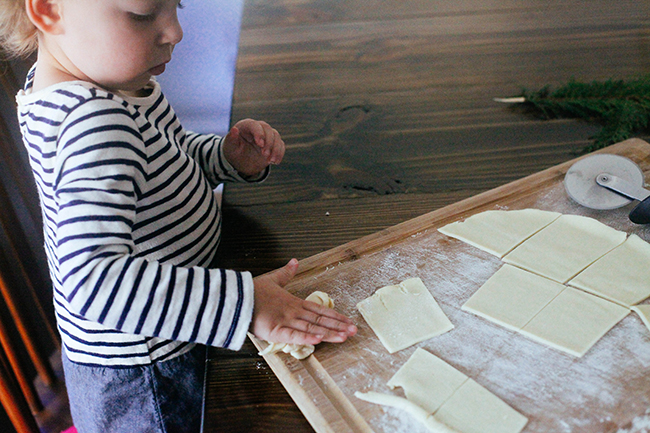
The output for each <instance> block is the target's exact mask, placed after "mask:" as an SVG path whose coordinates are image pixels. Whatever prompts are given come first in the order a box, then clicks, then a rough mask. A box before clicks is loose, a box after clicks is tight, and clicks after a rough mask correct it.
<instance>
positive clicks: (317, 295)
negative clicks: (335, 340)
mask: <svg viewBox="0 0 650 433" xmlns="http://www.w3.org/2000/svg"><path fill="white" fill-rule="evenodd" d="M305 300H306V301H311V302H314V303H316V304H318V305H322V306H323V307H327V308H334V301H333V300H332V298H330V296H329V295H328V294H327V293H324V292H320V291H318V290H316V291H315V292H312V293H310V294H309V296H307V298H305ZM267 343H268V346H266V347H265V348H264V350H262V351H261V352H259V353H258V355H260V356H264V355H268V354H271V353H278V352H284V353H289V354H290V355H291V356H293V357H294V358H296V359H305V358H307V357H308V356H309V355H311V354H312V353H314V350H315V349H316V348H315V347H314V346H313V345H311V344H286V343H269V342H268V341H267Z"/></svg>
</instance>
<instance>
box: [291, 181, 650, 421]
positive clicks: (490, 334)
mask: <svg viewBox="0 0 650 433" xmlns="http://www.w3.org/2000/svg"><path fill="white" fill-rule="evenodd" d="M527 207H533V208H538V209H543V210H554V211H557V212H562V213H567V214H581V215H585V216H589V217H592V218H596V219H598V220H600V221H602V222H603V223H605V224H607V225H610V226H611V227H614V228H616V229H619V230H623V231H626V232H627V233H635V234H637V235H639V236H640V237H641V238H644V239H645V240H646V241H649V240H650V239H649V235H650V231H649V230H647V229H644V228H643V227H640V226H636V225H634V224H632V223H631V222H630V221H629V219H628V218H627V214H628V213H629V211H630V209H627V208H623V209H620V210H616V211H592V210H589V209H585V208H583V207H580V206H578V205H577V204H575V203H573V202H571V201H570V200H569V199H568V198H567V196H566V194H565V192H564V188H563V186H562V185H561V184H560V185H556V186H555V187H552V188H550V189H548V190H547V191H546V192H545V193H544V194H542V195H541V196H540V197H539V199H538V200H537V202H535V203H532V204H531V205H530V206H527ZM495 208H501V209H504V208H507V206H501V205H496V207H495ZM500 266H501V261H500V260H499V259H498V258H496V257H493V256H491V255H489V254H487V253H485V252H483V251H480V250H479V249H477V248H473V247H471V246H469V245H467V244H464V243H462V242H460V241H456V240H454V239H451V238H447V237H446V236H444V235H442V234H440V233H439V232H437V230H426V231H422V232H420V233H417V234H415V235H413V236H411V237H410V238H409V239H408V242H405V243H403V244H398V245H395V246H393V247H390V248H388V249H386V250H383V251H381V252H378V253H375V254H372V255H369V256H364V257H362V258H360V259H358V260H355V261H352V262H349V263H348V262H346V263H340V264H338V265H336V266H334V267H330V268H328V269H327V270H326V271H325V272H323V273H322V274H320V275H318V276H316V277H314V278H313V279H312V280H311V284H310V285H309V287H305V288H302V289H300V290H298V291H297V294H298V295H299V296H301V295H302V296H306V295H307V294H308V293H310V292H312V291H314V290H321V291H324V292H326V293H329V294H330V296H331V297H332V299H334V300H335V302H336V305H337V309H338V310H339V311H341V312H342V313H344V314H346V315H349V316H350V317H352V318H353V319H354V320H355V322H356V323H357V325H358V326H359V333H358V335H357V336H355V337H354V338H353V342H350V343H344V344H342V345H327V344H322V345H321V346H319V348H318V349H317V352H316V356H317V358H318V359H319V361H320V362H321V364H322V365H323V367H324V368H325V369H326V370H327V372H328V373H329V374H330V376H331V377H332V378H333V379H334V381H335V382H336V383H337V385H338V386H339V388H340V389H341V391H342V392H343V393H344V394H345V395H346V396H347V398H348V399H349V400H350V402H352V404H353V405H354V406H355V407H356V409H357V410H358V411H359V412H360V413H361V415H362V416H363V417H364V418H365V419H366V420H367V422H368V423H369V424H370V426H371V427H372V429H373V430H374V431H375V432H377V433H379V432H384V433H407V432H408V433H420V432H422V433H425V432H426V430H424V428H423V427H422V426H421V425H419V423H417V422H415V421H414V420H412V419H411V417H410V416H409V415H407V414H405V413H403V412H401V411H399V410H397V409H386V408H382V407H380V406H377V405H372V404H369V403H365V402H362V401H360V400H358V399H356V398H355V397H354V392H355V391H364V392H365V391H371V390H372V391H377V392H386V393H396V394H398V395H401V394H400V393H401V390H400V389H396V390H390V389H389V388H388V387H387V386H386V382H387V381H388V380H389V379H390V378H391V377H392V375H393V374H394V373H395V372H396V371H397V370H398V369H399V367H401V365H403V364H404V362H406V360H407V359H408V358H409V357H410V355H411V354H412V353H413V351H414V350H415V347H422V348H424V349H426V350H428V351H430V352H432V353H433V354H435V355H437V356H439V357H440V358H442V359H444V360H445V361H446V362H448V363H449V364H451V365H453V366H454V367H455V368H457V369H459V370H460V371H462V372H463V373H465V374H467V375H468V376H470V377H472V378H473V379H475V380H476V381H477V382H479V383H480V384H481V385H483V386H485V387H486V388H487V389H488V390H490V391H491V392H492V393H494V394H496V395H497V396H498V397H500V398H501V399H503V400H504V401H505V402H506V403H508V404H509V405H511V406H512V407H514V408H515V409H516V410H518V411H519V412H520V413H522V414H523V415H525V416H526V417H528V418H529V423H528V425H527V426H526V428H525V429H524V432H535V433H563V432H566V433H611V432H616V431H618V433H643V432H645V433H650V409H649V408H650V375H649V374H647V372H648V371H649V369H650V333H648V330H647V329H646V328H645V326H644V325H643V323H642V322H641V321H640V320H639V319H638V318H637V317H636V316H635V315H629V316H628V317H626V318H625V319H623V321H621V322H620V323H619V324H618V325H617V326H615V327H614V328H613V329H612V330H611V331H610V332H609V333H608V334H606V335H605V337H603V338H602V339H601V340H600V341H599V342H598V343H597V344H596V345H595V346H594V347H593V348H592V349H591V350H590V351H589V352H588V353H587V354H586V355H585V356H583V357H582V358H575V357H572V356H570V355H567V354H564V353H562V352H559V351H556V350H554V349H552V348H549V347H546V346H544V345H541V344H538V343H535V342H533V341H531V340H529V339H527V338H525V337H523V336H521V335H519V334H516V333H514V332H511V331H508V330H507V329H505V328H502V327H500V326H497V325H495V324H493V323H491V322H488V321H486V320H483V319H481V318H479V317H476V316H474V315H472V314H470V313H467V312H464V311H461V310H460V307H461V306H462V305H463V304H464V303H465V301H466V300H467V299H469V297H470V296H471V295H472V294H473V293H474V292H475V291H476V290H477V289H478V288H479V287H480V286H481V285H482V284H483V283H484V282H485V281H486V280H487V279H488V278H489V277H490V276H491V275H492V274H493V273H494V272H495V271H496V270H497V269H498V268H499V267H500ZM411 277H420V278H421V279H422V280H423V282H424V283H425V285H426V286H427V288H428V289H429V290H430V291H431V293H432V294H433V296H434V298H435V299H436V301H437V302H438V303H439V304H440V306H441V308H442V309H443V311H444V312H445V313H446V314H447V315H448V316H449V318H450V320H451V321H452V323H453V324H454V325H455V328H454V329H453V330H452V331H450V332H448V333H446V334H443V335H441V336H438V337H435V338H433V339H431V340H429V341H426V342H424V343H420V344H418V345H416V346H414V347H411V348H408V349H405V350H402V351H400V352H398V353H395V354H393V355H390V354H388V352H387V351H386V350H385V349H384V347H383V346H382V345H381V343H380V342H379V341H378V340H377V338H376V337H375V335H374V334H373V332H372V330H370V328H369V327H368V326H367V325H366V323H365V322H364V320H363V318H362V317H361V315H360V314H359V312H358V311H357V310H356V308H355V306H356V304H357V303H358V302H359V301H361V300H363V299H365V298H366V297H368V296H370V295H371V294H372V293H374V291H375V290H377V289H379V288H381V287H384V286H386V285H389V284H396V283H399V282H401V281H403V280H405V279H407V278H411ZM639 414H643V415H640V416H639Z"/></svg>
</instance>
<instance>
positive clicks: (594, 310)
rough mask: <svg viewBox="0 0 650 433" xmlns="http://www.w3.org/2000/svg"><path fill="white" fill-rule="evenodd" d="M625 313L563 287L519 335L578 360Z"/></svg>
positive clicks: (596, 298)
mask: <svg viewBox="0 0 650 433" xmlns="http://www.w3.org/2000/svg"><path fill="white" fill-rule="evenodd" d="M629 312H630V310H629V309H628V308H625V307H622V306H620V305H618V304H615V303H613V302H610V301H607V300H605V299H602V298H599V297H598V296H594V295H592V294H589V293H586V292H583V291H580V290H577V289H573V288H571V287H567V288H566V289H565V290H564V291H563V292H562V293H560V294H559V295H558V296H557V297H556V298H555V299H553V300H552V301H551V302H550V303H549V304H548V305H547V306H546V307H544V308H543V309H542V311H540V312H539V314H537V315H536V316H535V317H534V318H533V319H532V320H531V321H530V322H529V323H528V324H527V325H526V326H524V327H523V328H522V329H521V331H520V332H521V333H522V334H524V335H526V336H527V337H529V338H531V339H533V340H536V341H540V342H542V343H544V344H547V345H549V346H551V347H554V348H556V349H559V350H562V351H564V352H567V353H569V354H571V355H574V356H578V357H580V356H582V355H584V354H585V353H586V352H587V351H588V350H589V349H590V348H591V346H593V345H594V344H595V343H596V342H597V341H598V340H599V339H600V338H601V337H602V336H603V335H605V334H606V333H607V331H609V330H610V329H611V328H612V327H614V325H616V324H617V323H618V322H619V321H621V320H622V319H623V318H624V317H625V316H627V314H628V313H629Z"/></svg>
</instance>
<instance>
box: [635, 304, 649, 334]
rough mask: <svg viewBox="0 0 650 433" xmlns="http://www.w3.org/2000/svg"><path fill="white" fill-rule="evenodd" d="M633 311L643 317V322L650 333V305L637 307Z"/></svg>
mask: <svg viewBox="0 0 650 433" xmlns="http://www.w3.org/2000/svg"><path fill="white" fill-rule="evenodd" d="M632 310H633V311H634V312H636V313H637V314H638V315H639V317H641V320H642V321H643V323H645V326H646V327H647V328H648V330H649V331H650V304H643V305H635V306H634V307H632Z"/></svg>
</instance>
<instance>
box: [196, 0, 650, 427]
mask: <svg viewBox="0 0 650 433" xmlns="http://www.w3.org/2000/svg"><path fill="white" fill-rule="evenodd" d="M648 16H650V4H649V3H648V2H638V1H632V0H623V1H619V2H611V1H608V0H595V1H593V2H581V1H578V0H569V1H566V2H554V1H547V0H544V1H532V0H524V1H519V0H517V1H515V0H505V1H504V0H499V1H492V0H489V1H482V0H461V1H455V2H448V1H439V0H404V1H398V2H386V1H383V0H344V1H340V0H247V1H246V4H245V10H244V16H243V27H242V33H241V41H240V55H239V61H238V65H237V74H236V83H235V97H234V101H233V119H240V118H244V117H252V118H258V119H263V120H267V121H268V122H269V123H271V124H272V125H273V126H274V127H275V128H277V129H278V131H279V132H280V133H281V134H282V136H283V138H284V139H285V142H286V144H287V154H286V157H285V160H284V162H283V163H282V164H281V165H280V166H278V167H274V168H273V171H272V175H271V177H270V178H269V179H268V180H267V181H266V182H264V183H263V184H261V185H258V186H256V187H253V188H251V187H248V186H240V185H228V186H227V187H226V190H225V203H224V214H225V220H224V233H223V239H222V245H221V248H220V251H219V256H218V258H217V261H216V262H215V264H216V265H218V266H224V267H229V268H235V269H247V270H251V271H252V272H253V273H254V274H255V275H259V274H261V273H264V272H267V271H269V270H271V269H274V268H277V267H279V266H281V265H283V264H284V263H286V262H287V261H288V260H289V259H291V258H292V257H296V258H299V259H301V269H303V270H305V271H307V270H308V269H309V267H310V266H311V265H310V263H311V262H312V260H313V259H311V258H310V257H312V256H315V255H319V254H331V253H332V249H335V251H336V254H341V256H342V257H344V258H345V257H346V255H348V256H351V257H354V255H355V254H357V252H356V251H346V250H345V248H343V249H342V250H341V248H339V247H340V246H341V245H344V244H347V243H349V242H353V241H355V240H357V239H359V238H362V237H365V236H370V235H373V234H377V236H379V237H381V236H384V235H386V232H385V229H388V228H390V227H393V226H395V225H397V224H400V223H404V222H406V221H410V220H412V219H414V218H418V217H420V216H422V215H425V214H428V213H430V212H431V211H435V210H438V209H442V208H446V207H447V206H450V205H454V204H456V203H458V202H460V201H462V200H464V199H467V198H470V197H474V196H476V195H478V194H481V193H484V192H485V191H490V190H493V189H494V188H498V187H500V186H502V185H505V184H508V183H509V182H513V181H516V180H517V179H521V178H523V177H525V176H529V175H531V174H534V173H537V172H540V171H542V170H545V169H548V168H550V167H554V166H557V165H559V164H562V163H564V162H566V161H569V160H571V159H573V158H575V157H576V156H578V155H579V154H580V151H581V149H583V148H584V146H585V145H587V144H588V143H589V142H590V137H591V136H592V135H593V134H594V133H595V132H596V131H598V129H599V126H598V125H593V124H590V123H586V122H577V121H566V120H560V121H543V120H541V119H538V118H535V117H533V116H531V115H530V114H528V113H526V112H522V111H519V110H516V109H514V110H513V109H512V108H509V107H506V106H503V105H500V104H497V103H495V102H493V100H492V98H494V97H499V96H511V95H515V94H517V93H519V92H520V91H521V89H522V88H523V87H525V88H529V89H538V88H540V87H542V86H544V85H547V84H549V85H558V84H561V83H564V82H566V81H567V80H569V79H570V78H572V77H575V78H577V79H581V80H587V81H589V80H596V79H607V78H630V77H636V76H639V75H641V74H647V73H649V72H650V22H649V21H648V19H647V17H648ZM649 136H650V135H649V134H648V133H647V132H641V133H640V134H639V137H641V138H648V137H649ZM378 233H382V234H378ZM389 233H390V231H389ZM321 258H322V256H321ZM318 260H320V259H318ZM219 353H220V352H219ZM254 353H255V352H254V349H252V351H251V353H245V354H243V355H241V356H240V355H239V354H231V355H229V356H228V360H229V362H233V363H235V364H238V365H239V367H238V368H237V369H230V370H228V371H229V372H230V373H225V376H224V375H221V376H219V379H218V380H217V379H216V378H215V379H214V380H211V381H210V382H209V386H208V389H207V391H208V398H207V400H208V404H210V402H211V401H213V399H218V400H219V401H222V402H223V408H222V409H219V410H221V411H225V410H227V402H228V398H229V397H228V396H229V395H234V396H237V397H236V398H237V399H238V400H237V401H241V402H242V403H241V404H238V407H241V406H245V404H244V403H243V402H245V401H257V402H259V400H258V397H257V396H258V395H259V394H260V392H263V393H267V392H269V391H268V389H269V387H271V388H273V389H275V390H276V392H277V393H278V394H271V395H273V397H272V398H271V399H268V400H266V401H265V402H263V403H261V404H271V402H273V401H276V400H277V401H282V402H283V403H282V404H281V405H280V406H281V407H280V408H279V409H278V410H279V412H281V413H283V414H285V415H286V414H287V413H288V412H287V411H288V410H289V407H290V406H291V405H292V404H293V403H291V402H290V401H287V400H280V398H279V397H277V396H278V395H279V394H281V393H283V392H285V391H284V390H283V388H282V386H281V385H280V383H279V381H278V380H277V378H275V376H273V375H269V376H260V375H254V374H248V371H250V370H249V369H253V368H257V367H256V365H257V363H258V362H263V361H261V359H260V358H258V357H256V356H255V355H254ZM221 357H222V355H221V354H219V355H216V354H215V355H214V357H213V361H211V366H212V365H218V363H219V362H220V360H221V359H222V358H221ZM263 365H266V364H263ZM255 371H256V370H255ZM245 372H246V373H245ZM215 374H216V373H215ZM230 374H232V375H230ZM222 380H225V381H226V383H228V384H230V386H219V385H218V383H217V382H221V381H222ZM240 380H241V381H246V387H241V386H237V384H238V383H239V381H240ZM217 389H218V392H217V391H216V390H217ZM213 390H214V391H213ZM263 390H265V391H263ZM285 397H287V396H286V394H285ZM287 398H288V397H287ZM285 403H286V404H285ZM293 410H294V411H297V408H296V406H295V405H294V406H293ZM254 412H255V411H252V410H237V411H232V412H230V415H228V417H227V420H228V422H227V423H226V424H219V426H220V427H219V428H216V427H214V428H212V426H216V424H214V422H216V418H217V417H215V416H212V410H209V411H208V412H207V418H206V419H207V420H210V422H207V423H206V426H205V427H206V429H205V430H206V431H222V430H226V431H246V428H241V427H238V426H250V425H251V423H261V424H260V425H264V426H265V427H266V428H268V429H269V430H268V431H270V432H272V431H287V430H290V431H295V432H302V431H305V432H308V431H313V430H312V428H311V427H310V426H309V425H308V423H307V422H306V421H305V419H304V417H303V418H302V422H303V423H304V424H302V426H299V425H298V424H297V423H296V422H295V420H293V419H292V420H288V419H286V420H283V423H286V424H285V425H286V426H287V428H286V429H282V427H281V426H279V427H278V426H276V427H273V426H272V424H273V423H271V422H268V420H269V417H272V416H273V415H272V413H271V412H272V411H270V412H265V414H264V415H263V416H261V417H262V419H259V420H257V421H251V418H252V417H255V416H256V414H255V413H254ZM220 413H221V412H220ZM293 413H294V414H296V412H293ZM296 415H297V417H298V418H300V417H301V415H300V414H299V413H297V414H296ZM220 416H221V415H219V417H220ZM292 416H293V415H292ZM237 428H240V430H236V429H237ZM255 428H257V427H254V428H253V430H254V429H255ZM228 429H231V430H228ZM274 429H275V430H274ZM253 430H251V431H253ZM258 431H260V430H258Z"/></svg>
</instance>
